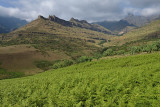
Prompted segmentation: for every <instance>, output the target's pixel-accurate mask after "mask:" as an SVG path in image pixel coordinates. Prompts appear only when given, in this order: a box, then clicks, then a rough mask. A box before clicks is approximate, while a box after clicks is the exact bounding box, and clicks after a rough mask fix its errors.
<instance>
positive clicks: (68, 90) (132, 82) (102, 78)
mask: <svg viewBox="0 0 160 107" xmlns="http://www.w3.org/2000/svg"><path fill="white" fill-rule="evenodd" d="M158 105H160V54H159V53H152V54H144V55H134V56H128V57H121V58H110V59H107V60H99V61H92V62H86V63H81V64H77V65H73V66H70V67H66V68H62V69H57V70H50V71H47V72H44V73H41V74H37V75H34V76H30V77H23V78H19V79H8V80H1V81H0V106H1V107H5V106H11V107H23V106H30V107H32V106H39V107H42V106H45V107H49V106H68V107H70V106H136V107H138V106H139V107H142V106H143V107H144V106H154V107H156V106H157V107H158Z"/></svg>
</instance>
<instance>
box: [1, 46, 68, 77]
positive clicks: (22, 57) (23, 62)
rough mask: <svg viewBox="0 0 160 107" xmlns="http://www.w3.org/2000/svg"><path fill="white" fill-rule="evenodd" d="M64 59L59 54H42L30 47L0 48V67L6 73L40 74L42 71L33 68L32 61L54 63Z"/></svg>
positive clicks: (61, 54)
mask: <svg viewBox="0 0 160 107" xmlns="http://www.w3.org/2000/svg"><path fill="white" fill-rule="evenodd" d="M64 57H65V58H66V59H67V58H68V57H67V56H65V55H64V54H63V53H60V52H59V53H56V52H55V53H53V52H48V53H45V54H43V53H42V52H40V51H39V50H38V49H35V48H33V47H31V46H30V45H13V46H7V47H0V62H1V63H2V65H1V67H2V68H5V69H6V70H7V71H8V72H24V73H25V74H26V75H30V74H35V73H38V72H42V70H40V69H38V68H37V67H36V66H35V64H34V61H37V60H48V61H55V60H59V59H63V58H64ZM0 75H1V74H0Z"/></svg>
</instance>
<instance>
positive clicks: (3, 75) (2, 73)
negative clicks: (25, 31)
mask: <svg viewBox="0 0 160 107" xmlns="http://www.w3.org/2000/svg"><path fill="white" fill-rule="evenodd" d="M23 76H24V73H22V72H8V71H7V70H5V69H3V68H0V80H1V79H9V78H19V77H23Z"/></svg>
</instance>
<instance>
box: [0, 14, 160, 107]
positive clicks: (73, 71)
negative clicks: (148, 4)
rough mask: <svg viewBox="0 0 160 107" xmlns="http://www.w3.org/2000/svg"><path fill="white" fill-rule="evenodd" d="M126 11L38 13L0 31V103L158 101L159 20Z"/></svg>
mask: <svg viewBox="0 0 160 107" xmlns="http://www.w3.org/2000/svg"><path fill="white" fill-rule="evenodd" d="M129 17H130V18H125V20H124V19H123V20H120V21H119V22H109V23H108V22H105V23H103V22H102V23H103V24H106V23H107V24H110V25H111V26H108V25H105V26H106V27H105V26H101V24H99V25H98V23H97V24H94V23H89V22H87V21H85V20H78V19H75V18H71V19H70V20H69V21H66V20H64V19H61V18H59V17H57V16H55V15H53V16H51V15H49V16H48V18H46V17H43V16H41V15H39V16H38V18H37V19H35V20H33V21H31V22H30V23H28V24H26V25H25V26H22V27H20V28H18V29H15V30H13V31H11V32H9V33H5V34H4V33H1V34H0V106H2V107H6V106H13V107H19V106H25V107H28V106H31V107H35V106H36V107H45V106H46V107H50V106H68V107H72V106H78V107H85V106H102V107H103V106H107V107H108V106H113V107H114V106H122V107H123V106H133V107H134V106H140V107H141V106H157V105H160V103H159V102H160V97H159V95H160V79H159V78H160V73H159V71H160V69H159V64H160V60H159V59H160V20H159V19H157V17H156V19H152V20H148V19H146V20H144V22H142V23H140V21H142V20H143V19H145V18H144V17H140V16H137V17H136V16H129ZM132 18H133V19H135V20H134V21H133V20H131V19H132ZM117 23H118V24H117ZM107 26H108V28H107ZM120 33H121V34H120Z"/></svg>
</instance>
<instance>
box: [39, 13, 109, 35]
mask: <svg viewBox="0 0 160 107" xmlns="http://www.w3.org/2000/svg"><path fill="white" fill-rule="evenodd" d="M38 19H42V20H49V21H52V22H55V23H58V24H61V25H63V26H67V27H80V28H84V29H89V30H93V31H97V32H102V33H106V34H111V31H110V30H108V29H106V28H104V27H102V26H100V25H97V24H90V23H88V22H87V21H86V20H78V19H74V18H71V19H70V20H69V21H66V20H63V19H60V18H58V17H56V16H55V15H53V16H51V15H50V16H49V17H48V18H45V17H43V16H38Z"/></svg>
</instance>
